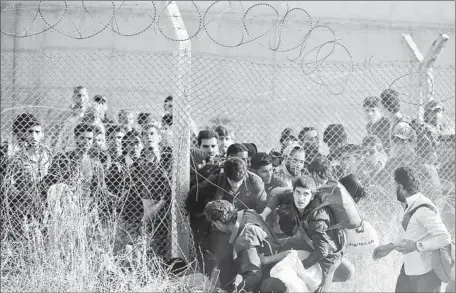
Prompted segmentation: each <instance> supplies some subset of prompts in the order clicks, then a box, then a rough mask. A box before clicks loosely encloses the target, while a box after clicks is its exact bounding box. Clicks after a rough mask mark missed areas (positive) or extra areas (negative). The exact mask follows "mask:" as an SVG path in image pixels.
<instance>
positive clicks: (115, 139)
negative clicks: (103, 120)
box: [110, 132, 125, 150]
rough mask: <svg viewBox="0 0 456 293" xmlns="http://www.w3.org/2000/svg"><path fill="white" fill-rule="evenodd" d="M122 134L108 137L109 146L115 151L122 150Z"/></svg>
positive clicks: (116, 133) (113, 134) (118, 133)
mask: <svg viewBox="0 0 456 293" xmlns="http://www.w3.org/2000/svg"><path fill="white" fill-rule="evenodd" d="M124 135H125V134H124V133H123V132H114V133H112V134H111V136H110V146H111V147H112V148H114V149H116V150H120V149H122V138H123V137H124Z"/></svg>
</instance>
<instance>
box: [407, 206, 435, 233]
mask: <svg viewBox="0 0 456 293" xmlns="http://www.w3.org/2000/svg"><path fill="white" fill-rule="evenodd" d="M419 208H428V209H430V210H431V211H433V212H434V213H437V211H436V209H435V208H434V207H433V206H431V205H430V204H426V203H423V204H420V205H419V206H417V207H416V208H414V209H413V210H411V211H409V212H407V213H406V214H405V215H404V220H403V221H402V228H404V231H405V230H407V227H408V224H409V222H410V219H411V218H412V216H413V215H414V214H415V212H416V211H417V210H418V209H419Z"/></svg>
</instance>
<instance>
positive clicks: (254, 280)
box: [236, 247, 263, 292]
mask: <svg viewBox="0 0 456 293" xmlns="http://www.w3.org/2000/svg"><path fill="white" fill-rule="evenodd" d="M238 258H239V260H240V265H239V275H240V276H241V277H242V280H241V281H240V282H239V283H238V284H236V290H237V291H238V292H240V291H241V290H242V289H243V290H245V291H247V292H249V291H255V289H256V288H257V287H258V285H259V284H260V282H261V279H262V277H263V272H262V270H261V260H260V256H259V254H258V250H257V248H255V247H252V248H249V249H246V250H243V251H242V252H240V254H239V256H238Z"/></svg>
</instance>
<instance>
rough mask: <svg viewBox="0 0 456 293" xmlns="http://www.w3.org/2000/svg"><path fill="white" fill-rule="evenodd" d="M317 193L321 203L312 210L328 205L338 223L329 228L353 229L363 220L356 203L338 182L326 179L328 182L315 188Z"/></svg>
mask: <svg viewBox="0 0 456 293" xmlns="http://www.w3.org/2000/svg"><path fill="white" fill-rule="evenodd" d="M317 194H319V196H320V197H321V200H322V203H321V204H319V205H318V206H317V207H315V208H314V209H313V210H312V212H313V211H316V210H318V209H321V208H322V207H326V206H327V207H329V208H330V209H331V212H332V213H333V215H334V217H335V218H336V221H337V223H338V224H336V225H334V226H332V227H330V229H331V230H332V229H337V228H346V229H355V228H358V227H360V226H361V225H362V222H363V221H362V219H361V215H360V213H359V211H358V207H357V205H356V203H355V202H354V200H353V198H352V196H351V195H350V194H349V193H348V191H347V189H345V187H344V186H343V185H342V184H341V183H340V182H335V181H328V184H326V185H324V186H322V187H320V188H319V189H318V190H317Z"/></svg>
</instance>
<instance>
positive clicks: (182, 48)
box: [167, 1, 192, 258]
mask: <svg viewBox="0 0 456 293" xmlns="http://www.w3.org/2000/svg"><path fill="white" fill-rule="evenodd" d="M167 12H168V16H169V18H170V20H171V23H172V25H173V29H174V34H175V38H176V39H178V40H182V41H179V42H177V44H178V48H177V50H176V51H175V52H174V61H175V62H174V64H175V66H177V77H176V84H175V87H174V90H173V92H174V99H173V126H172V129H173V173H172V174H173V179H172V180H173V186H172V206H171V214H172V240H171V255H172V256H173V257H177V256H181V257H184V258H186V256H187V255H188V251H189V248H188V243H189V229H188V227H189V225H188V224H187V223H186V222H188V221H187V218H186V217H185V216H184V215H183V213H182V203H183V200H184V198H185V197H186V195H187V193H188V191H189V187H190V131H189V130H190V128H189V125H190V105H189V92H190V83H191V49H192V47H191V42H190V39H189V38H188V33H187V29H186V27H185V23H184V21H183V19H182V16H181V14H180V11H179V7H178V6H177V3H176V2H175V1H170V2H168V3H167Z"/></svg>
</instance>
